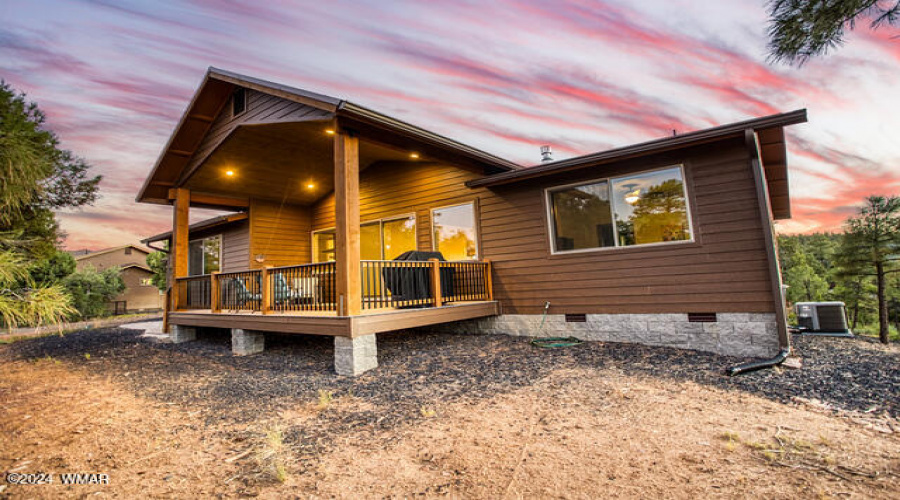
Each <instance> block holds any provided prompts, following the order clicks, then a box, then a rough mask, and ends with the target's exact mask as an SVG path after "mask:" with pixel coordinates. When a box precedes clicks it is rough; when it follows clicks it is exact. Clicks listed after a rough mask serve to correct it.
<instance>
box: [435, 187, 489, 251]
mask: <svg viewBox="0 0 900 500" xmlns="http://www.w3.org/2000/svg"><path fill="white" fill-rule="evenodd" d="M463 205H472V218H473V219H474V221H473V222H474V223H475V258H474V259H466V260H464V261H461V262H469V261H477V260H481V244H480V243H479V240H480V239H481V234H479V233H480V232H481V231H479V227H478V206H477V204H476V200H472V201H467V202H464V203H456V204H454V205H444V206H440V207H434V208H432V209H431V211H430V212H428V213H429V219H431V220H430V221H429V222H430V223H431V228H430V230H431V232H430V233H429V235H428V237H429V239H431V251H432V252H437V251H439V250H438V249H437V239H436V238H435V237H434V212H435V210H443V209H446V208H456V207H461V206H463Z"/></svg>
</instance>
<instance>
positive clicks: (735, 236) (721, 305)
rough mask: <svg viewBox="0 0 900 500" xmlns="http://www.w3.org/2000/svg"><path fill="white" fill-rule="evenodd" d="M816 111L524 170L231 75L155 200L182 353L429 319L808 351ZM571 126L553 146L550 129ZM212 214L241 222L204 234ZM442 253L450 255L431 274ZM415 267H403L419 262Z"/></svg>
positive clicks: (185, 120)
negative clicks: (800, 213)
mask: <svg viewBox="0 0 900 500" xmlns="http://www.w3.org/2000/svg"><path fill="white" fill-rule="evenodd" d="M805 121H806V112H805V110H799V111H794V112H790V113H785V114H780V115H773V116H767V117H762V118H757V119H752V120H747V121H743V122H738V123H732V124H728V125H723V126H719V127H714V128H710V129H705V130H700V131H696V132H690V133H685V134H681V135H676V136H671V137H665V138H662V139H657V140H653V141H649V142H644V143H640V144H636V145H632V146H626V147H621V148H616V149H612V150H608V151H603V152H599V153H594V154H589V155H585V156H581V157H577V158H571V159H567V160H561V161H555V162H554V161H551V162H545V163H541V164H539V165H535V166H531V167H522V166H520V165H517V164H514V163H512V162H509V161H507V160H504V159H501V158H498V157H496V156H493V155H490V154H488V153H485V152H483V151H480V150H477V149H475V148H472V147H470V146H466V145H464V144H460V143H458V142H455V141H453V140H450V139H447V138H445V137H442V136H440V135H437V134H434V133H432V132H429V131H427V130H423V129H421V128H418V127H415V126H413V125H410V124H408V123H405V122H402V121H399V120H397V119H394V118H391V117H388V116H385V115H382V114H380V113H377V112H375V111H372V110H369V109H366V108H363V107H361V106H358V105H356V104H353V103H351V102H348V101H344V100H339V99H335V98H332V97H327V96H323V95H319V94H313V93H311V92H307V91H303V90H299V89H295V88H291V87H287V86H283V85H279V84H274V83H270V82H265V81H261V80H258V79H255V78H250V77H246V76H241V75H236V74H233V73H229V72H225V71H221V70H217V69H213V68H210V70H209V71H208V73H207V75H206V78H205V79H204V81H203V83H202V85H201V86H200V88H199V89H198V90H197V92H196V94H195V95H194V97H193V99H192V101H191V103H190V105H189V106H188V109H187V110H186V112H185V114H184V116H183V117H182V119H181V121H180V122H179V124H178V126H177V127H176V129H175V131H174V132H173V134H172V137H171V138H170V140H169V143H168V144H167V145H166V147H165V149H164V150H163V152H162V154H161V156H160V158H159V160H158V162H157V163H156V165H155V166H154V168H153V171H152V172H151V173H150V175H149V176H148V178H147V180H146V181H145V183H144V186H143V187H142V189H141V191H140V194H139V195H138V197H137V199H138V201H140V202H145V203H157V204H169V205H173V206H174V211H173V232H172V233H166V234H163V235H158V236H157V237H154V238H151V239H148V240H146V241H145V243H147V242H150V241H162V240H169V239H171V240H172V241H171V242H170V246H169V248H171V249H172V255H171V258H170V267H171V272H172V273H173V275H174V276H175V277H176V279H175V280H174V286H173V287H172V288H171V294H172V307H171V311H170V312H169V314H168V322H169V324H171V325H173V332H172V335H173V340H174V341H176V342H177V341H184V340H190V339H192V338H193V336H194V335H195V329H196V328H198V327H219V328H230V329H231V330H232V335H233V347H234V351H235V353H238V354H242V353H251V352H256V351H259V350H261V349H262V345H263V339H264V337H263V334H262V332H283V333H302V334H316V335H330V336H334V337H335V368H336V370H337V371H338V372H339V373H342V374H357V373H360V372H362V371H364V370H366V369H369V368H372V367H374V366H376V365H377V360H376V354H375V353H376V345H375V335H376V334H378V333H382V332H388V331H395V330H401V329H407V328H413V327H420V326H428V325H430V326H431V327H432V328H438V327H440V328H448V329H451V330H455V331H465V332H468V331H476V332H490V333H506V334H513V335H566V336H569V335H572V336H577V337H581V338H584V339H591V340H606V341H615V342H641V343H647V344H655V345H671V346H677V347H683V348H689V349H697V350H704V351H712V352H717V353H721V354H728V355H738V356H769V355H773V354H774V353H776V352H778V351H779V349H784V348H788V347H789V341H790V340H789V336H788V334H787V329H786V322H785V311H784V301H783V299H782V295H781V294H782V292H781V278H780V275H779V271H778V262H777V253H776V251H775V243H774V239H773V219H783V218H788V217H790V202H789V193H788V182H787V160H786V148H785V136H784V131H783V129H784V127H786V126H788V125H793V124H797V123H803V122H805ZM548 134H550V132H548ZM191 207H203V208H216V209H221V210H229V211H233V212H237V213H236V214H234V215H229V216H224V217H219V218H216V219H211V220H209V221H205V222H203V223H200V224H196V225H194V226H190V227H189V225H188V218H189V211H190V208H191ZM410 250H418V251H423V252H427V251H432V250H434V251H437V252H440V254H441V255H442V256H443V257H444V258H446V260H447V261H448V262H438V261H428V260H427V259H428V258H430V257H435V256H436V254H407V253H406V252H407V251H410ZM401 255H402V256H403V258H405V259H406V260H404V261H395V260H394V259H395V258H397V257H398V256H401Z"/></svg>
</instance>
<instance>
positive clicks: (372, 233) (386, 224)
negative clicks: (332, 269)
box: [313, 215, 416, 262]
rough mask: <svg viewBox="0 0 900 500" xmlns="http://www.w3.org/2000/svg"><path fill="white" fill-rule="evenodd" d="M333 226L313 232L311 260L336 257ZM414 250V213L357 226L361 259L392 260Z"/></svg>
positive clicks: (322, 260)
mask: <svg viewBox="0 0 900 500" xmlns="http://www.w3.org/2000/svg"><path fill="white" fill-rule="evenodd" d="M334 246H335V240H334V229H326V230H323V231H317V232H315V233H313V262H328V261H332V260H334V259H335V255H334ZM415 249H416V216H415V215H404V216H402V217H392V218H388V219H380V220H376V221H370V222H364V223H362V224H360V225H359V254H360V255H359V257H360V259H362V260H393V259H396V258H397V257H398V256H399V255H400V254H402V253H404V252H408V251H410V250H415Z"/></svg>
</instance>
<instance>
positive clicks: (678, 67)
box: [0, 0, 900, 249]
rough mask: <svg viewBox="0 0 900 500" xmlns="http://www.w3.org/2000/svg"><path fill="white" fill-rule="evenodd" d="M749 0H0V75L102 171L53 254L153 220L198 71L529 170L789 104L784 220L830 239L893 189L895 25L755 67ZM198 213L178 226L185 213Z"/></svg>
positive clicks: (899, 156)
mask: <svg viewBox="0 0 900 500" xmlns="http://www.w3.org/2000/svg"><path fill="white" fill-rule="evenodd" d="M764 6H765V2H764V1H763V0H728V1H724V0H723V1H719V2H697V1H689V0H667V1H662V0H653V1H650V0H647V1H641V2H625V1H621V2H616V1H587V0H576V1H572V2H561V1H551V0H533V1H521V2H516V1H511V0H510V1H490V0H470V1H465V0H462V1H453V2H450V1H446V2H445V1H440V2H412V1H410V2H402V1H390V0H371V1H342V0H341V1H322V0H319V1H293V2H291V1H265V2H263V1H251V0H226V1H222V2H219V1H212V0H190V1H183V2H167V1H144V2H139V1H127V0H59V1H49V0H29V1H16V0H0V18H2V19H3V22H2V24H0V78H2V79H4V80H6V81H7V82H9V83H10V84H12V85H13V86H14V87H15V88H17V89H19V90H22V91H25V92H26V93H27V94H28V96H29V98H30V99H32V100H34V101H36V102H38V104H39V105H40V106H41V108H42V109H43V110H44V111H45V112H46V113H47V116H48V119H49V126H50V128H52V129H53V130H55V131H56V132H57V133H58V134H59V136H60V138H61V139H62V143H63V146H64V147H66V148H67V149H71V150H73V151H74V152H76V153H77V154H78V155H80V156H83V157H85V158H86V159H87V160H88V161H89V162H90V163H91V164H93V165H94V166H95V170H96V172H97V173H100V174H102V175H103V176H104V181H103V183H102V185H101V198H100V200H99V201H98V202H97V203H96V205H95V206H93V207H87V208H84V209H81V210H77V211H70V212H64V213H62V214H60V219H61V222H62V228H63V230H64V231H66V232H67V233H68V238H67V240H66V246H67V247H68V248H70V249H74V248H92V249H99V248H103V247H108V246H114V245H120V244H125V243H131V242H136V241H138V240H140V239H141V238H143V237H146V236H149V235H152V234H154V233H158V232H161V231H165V230H168V229H169V228H170V225H171V215H170V212H171V209H170V208H168V207H162V206H154V205H143V204H136V203H135V202H134V197H135V195H136V193H137V190H138V189H139V187H140V185H141V183H142V181H143V180H144V178H145V177H146V175H147V174H148V173H149V171H150V169H151V168H152V166H153V163H154V162H155V160H156V158H157V155H158V154H159V152H160V150H161V149H162V147H163V145H164V144H165V142H166V140H167V139H168V137H169V134H170V133H171V132H172V130H173V128H174V126H175V124H176V122H177V120H178V118H179V117H180V115H181V113H182V111H183V110H184V108H185V107H186V105H187V103H188V100H189V99H190V97H191V94H192V93H193V92H194V90H195V88H196V87H197V85H198V84H199V83H200V81H201V79H202V77H203V74H204V72H205V71H206V68H207V67H208V66H216V67H219V68H223V69H227V70H230V71H235V72H238V73H244V74H248V75H252V76H256V77H259V78H263V79H267V80H272V81H276V82H280V83H284V84H288V85H293V86H296V87H300V88H304V89H308V90H313V91H316V92H319V93H323V94H327V95H332V96H335V97H340V98H346V99H349V100H352V101H354V102H356V103H359V104H362V105H365V106H368V107H371V108H374V109H377V110H379V111H381V112H383V113H386V114H389V115H392V116H395V117H397V118H400V119H403V120H405V121H409V122H412V123H414V124H417V125H419V126H422V127H424V128H427V129H429V130H433V131H435V132H438V133H441V134H444V135H447V136H450V137H452V138H454V139H457V140H460V141H462V142H464V143H468V144H471V145H473V146H475V147H478V148H480V149H483V150H486V151H489V152H491V153H494V154H497V155H499V156H502V157H505V158H508V159H510V160H512V161H515V162H518V163H521V164H524V165H531V164H535V163H538V162H539V160H540V154H539V146H540V145H541V144H550V145H552V146H553V148H554V150H555V159H563V158H567V157H571V156H576V155H580V154H584V153H589V152H594V151H598V150H604V149H608V148H610V147H616V146H621V145H626V144H630V143H634V142H640V141H644V140H648V139H653V138H657V137H661V136H666V135H670V134H671V131H672V129H676V130H677V131H679V132H685V131H689V130H694V129H698V128H705V127H709V126H713V125H717V124H721V123H726V122H731V121H736V120H741V119H746V118H750V117H754V116H760V115H766V114H772V113H777V112H781V111H789V110H793V109H796V108H804V107H805V108H808V109H809V117H810V122H809V123H808V124H804V125H798V126H794V127H790V129H789V130H788V142H789V144H788V148H789V166H790V175H791V194H792V202H793V211H794V218H793V219H792V220H790V221H782V222H779V223H778V228H779V231H781V232H785V233H795V232H807V231H818V230H832V229H836V228H839V226H840V223H841V222H842V221H843V220H844V219H845V218H846V217H847V216H848V215H850V214H852V213H853V212H854V211H855V210H856V207H855V205H856V204H858V203H859V202H860V201H861V199H862V198H863V197H864V196H866V195H869V194H873V193H879V194H898V193H900V139H898V135H900V134H898V130H900V94H898V84H900V40H898V39H892V37H896V36H900V30H896V29H894V30H892V31H891V30H885V31H879V32H875V33H873V32H870V31H868V30H866V29H860V30H858V31H856V32H854V33H853V34H851V35H850V36H849V37H848V43H847V44H846V45H845V46H844V47H842V48H840V49H839V50H837V51H836V52H834V53H832V54H830V55H828V56H826V57H825V58H821V59H818V60H815V61H813V62H811V63H809V64H807V65H806V66H804V67H802V68H789V67H785V66H783V65H770V64H767V63H766V58H765V44H766V38H765V29H766V13H765V10H764ZM204 215H208V214H204V213H203V212H202V211H199V210H198V211H195V212H194V217H196V218H203V217H204Z"/></svg>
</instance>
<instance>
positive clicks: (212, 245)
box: [188, 235, 222, 276]
mask: <svg viewBox="0 0 900 500" xmlns="http://www.w3.org/2000/svg"><path fill="white" fill-rule="evenodd" d="M221 259H222V237H221V236H218V235H216V236H211V237H209V238H203V239H199V240H193V241H191V242H190V243H188V275H190V276H197V275H200V274H209V273H214V272H217V271H219V270H220V265H219V263H220V262H221Z"/></svg>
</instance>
